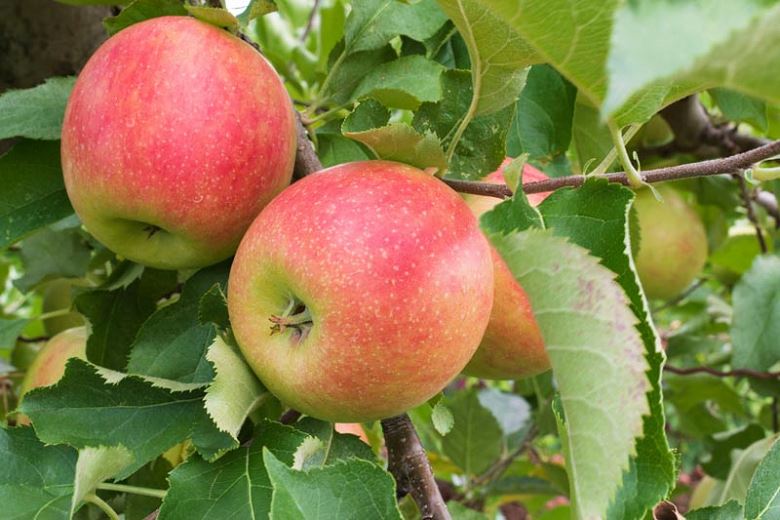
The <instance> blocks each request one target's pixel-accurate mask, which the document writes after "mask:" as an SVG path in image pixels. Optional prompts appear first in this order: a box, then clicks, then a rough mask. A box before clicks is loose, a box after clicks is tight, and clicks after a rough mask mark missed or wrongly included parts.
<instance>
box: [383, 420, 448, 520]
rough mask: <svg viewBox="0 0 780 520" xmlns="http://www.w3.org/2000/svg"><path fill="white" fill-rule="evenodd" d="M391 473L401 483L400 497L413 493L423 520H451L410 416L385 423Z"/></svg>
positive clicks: (399, 487)
mask: <svg viewBox="0 0 780 520" xmlns="http://www.w3.org/2000/svg"><path fill="white" fill-rule="evenodd" d="M382 431H383V432H384V434H385V444H386V445H387V458H388V470H389V471H390V473H392V474H393V477H395V480H396V482H397V483H398V496H399V497H401V496H403V495H405V494H406V493H411V495H412V498H414V501H415V503H416V504H417V507H418V508H419V510H420V516H421V517H422V520H450V519H451V517H450V513H449V511H448V510H447V505H446V504H445V503H444V499H443V498H442V496H441V492H440V491H439V488H438V486H437V485H436V480H434V478H433V472H432V471H431V466H430V464H429V463H428V457H427V456H426V455H425V450H424V449H423V447H422V444H420V438H419V437H418V436H417V432H416V431H415V429H414V425H412V420H411V419H410V418H409V416H408V415H407V414H403V415H397V416H395V417H390V418H389V419H383V420H382Z"/></svg>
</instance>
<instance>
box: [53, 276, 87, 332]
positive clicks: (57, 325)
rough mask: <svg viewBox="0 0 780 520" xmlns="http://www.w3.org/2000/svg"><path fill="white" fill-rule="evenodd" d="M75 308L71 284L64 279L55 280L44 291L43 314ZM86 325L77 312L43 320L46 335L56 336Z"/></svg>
mask: <svg viewBox="0 0 780 520" xmlns="http://www.w3.org/2000/svg"><path fill="white" fill-rule="evenodd" d="M72 306H73V297H72V295H71V284H70V282H69V281H68V280H66V279H64V278H59V279H57V280H53V281H51V282H49V283H47V284H46V286H45V287H44V289H43V312H44V313H48V312H53V311H58V310H60V309H68V308H71V307H72ZM81 325H84V318H83V317H82V316H81V314H79V313H78V312H76V311H73V312H69V313H68V314H65V315H62V316H53V317H51V318H47V319H45V320H43V328H44V330H45V331H46V334H47V335H49V336H54V335H56V334H59V333H60V332H62V331H63V330H66V329H71V328H73V327H80V326H81Z"/></svg>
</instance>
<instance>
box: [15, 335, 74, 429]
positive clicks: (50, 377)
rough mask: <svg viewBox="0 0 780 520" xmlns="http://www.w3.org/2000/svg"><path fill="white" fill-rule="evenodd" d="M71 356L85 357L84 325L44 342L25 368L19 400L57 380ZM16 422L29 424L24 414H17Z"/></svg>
mask: <svg viewBox="0 0 780 520" xmlns="http://www.w3.org/2000/svg"><path fill="white" fill-rule="evenodd" d="M72 357H77V358H81V359H86V358H87V333H86V329H85V328H84V327H76V328H73V329H68V330H64V331H62V332H60V333H59V334H57V335H56V336H54V337H53V338H51V339H50V340H49V341H48V342H47V343H46V345H45V346H44V347H43V348H42V349H41V351H40V352H39V353H38V356H37V357H36V358H35V361H33V362H32V364H31V365H30V368H28V369H27V373H26V374H25V376H24V379H23V380H22V385H21V387H20V390H19V402H21V400H22V398H23V397H24V395H25V394H26V393H27V392H29V391H30V390H32V389H34V388H39V387H42V386H49V385H53V384H54V383H56V382H57V381H59V380H60V378H61V377H62V375H63V374H64V373H65V364H66V363H67V361H68V359H70V358H72ZM16 422H17V424H30V420H29V419H28V418H27V417H26V416H24V415H18V416H17V419H16Z"/></svg>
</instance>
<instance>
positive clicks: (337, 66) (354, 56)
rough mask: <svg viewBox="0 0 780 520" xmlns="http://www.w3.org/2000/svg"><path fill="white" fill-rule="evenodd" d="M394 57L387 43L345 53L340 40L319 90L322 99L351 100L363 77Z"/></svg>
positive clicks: (332, 101)
mask: <svg viewBox="0 0 780 520" xmlns="http://www.w3.org/2000/svg"><path fill="white" fill-rule="evenodd" d="M390 1H392V2H396V1H397V0H390ZM396 57H397V56H396V54H395V51H394V50H393V48H392V47H390V46H389V45H385V46H384V47H381V48H379V49H373V50H369V51H362V52H355V53H351V54H349V55H347V54H346V53H345V52H344V42H343V40H342V41H341V42H339V43H338V45H337V46H336V47H335V48H334V49H333V51H332V52H331V59H330V62H329V63H328V70H329V72H328V79H327V80H326V81H325V82H324V83H323V85H322V91H321V92H320V96H321V97H322V101H323V102H326V101H329V102H331V103H334V104H336V105H345V104H347V103H348V102H350V101H353V100H354V99H355V97H354V94H353V93H354V92H355V89H356V88H357V86H358V85H359V84H360V82H361V81H363V78H364V77H366V75H368V74H370V73H371V72H373V71H374V70H375V69H376V68H377V67H379V66H380V65H382V64H383V63H387V62H389V61H391V60H394V59H396Z"/></svg>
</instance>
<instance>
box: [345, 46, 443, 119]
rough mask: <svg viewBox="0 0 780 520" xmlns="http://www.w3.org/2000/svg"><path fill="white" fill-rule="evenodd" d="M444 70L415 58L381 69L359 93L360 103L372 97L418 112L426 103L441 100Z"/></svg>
mask: <svg viewBox="0 0 780 520" xmlns="http://www.w3.org/2000/svg"><path fill="white" fill-rule="evenodd" d="M443 71H444V67H443V66H442V65H440V64H439V63H436V62H435V61H432V60H429V59H426V58H425V57H424V56H420V55H419V54H414V55H411V56H402V57H400V58H398V59H397V60H393V61H389V62H386V63H383V64H381V65H379V66H378V67H376V68H374V69H373V70H372V71H371V72H369V73H368V74H367V75H366V76H365V77H364V78H363V80H362V81H361V82H360V84H359V85H358V87H357V89H355V93H354V97H355V98H357V99H361V98H365V97H372V98H374V99H376V100H378V101H379V102H381V103H382V104H383V105H385V106H386V107H391V108H404V109H408V110H416V109H417V108H418V107H419V106H420V104H421V103H423V102H436V101H439V100H440V99H441V96H442V91H441V74H442V72H443Z"/></svg>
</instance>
